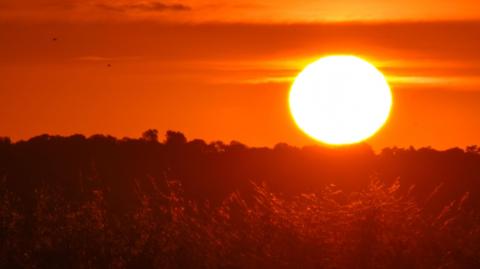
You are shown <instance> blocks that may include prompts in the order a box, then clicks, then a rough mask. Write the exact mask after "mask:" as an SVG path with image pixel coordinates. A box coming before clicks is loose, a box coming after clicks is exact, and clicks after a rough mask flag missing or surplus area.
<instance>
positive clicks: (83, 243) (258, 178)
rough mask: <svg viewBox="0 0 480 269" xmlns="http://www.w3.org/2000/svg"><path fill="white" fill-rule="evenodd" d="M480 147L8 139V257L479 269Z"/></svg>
mask: <svg viewBox="0 0 480 269" xmlns="http://www.w3.org/2000/svg"><path fill="white" fill-rule="evenodd" d="M479 187H480V153H479V151H478V149H477V148H476V147H474V146H472V147H468V148H467V149H465V150H463V149H451V150H447V151H436V150H433V149H429V148H423V149H418V150H417V149H413V148H410V149H398V148H390V149H385V150H383V151H382V152H381V153H379V154H375V153H374V152H373V151H372V150H371V149H370V148H369V147H368V146H367V145H360V146H354V147H349V148H340V149H328V148H322V147H306V148H295V147H291V146H288V145H285V144H279V145H277V146H275V147H274V148H273V149H268V148H248V147H246V146H244V145H242V144H240V143H238V142H232V143H230V144H228V145H225V144H223V143H221V142H216V143H210V144H207V143H205V142H204V141H202V140H193V141H187V139H186V138H185V137H184V136H183V135H182V134H181V133H176V132H168V133H167V137H166V139H165V141H163V142H158V138H157V133H156V132H155V131H154V130H151V131H147V132H146V133H145V134H144V135H143V137H142V138H141V139H123V140H117V139H115V138H112V137H106V136H93V137H90V138H85V137H83V136H80V135H77V136H72V137H52V136H39V137H35V138H32V139H31V140H29V141H23V142H17V143H12V142H10V141H9V140H8V139H2V140H1V141H0V268H266V269H268V268H305V269H307V268H480V193H479V192H480V188H479Z"/></svg>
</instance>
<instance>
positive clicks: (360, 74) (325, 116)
mask: <svg viewBox="0 0 480 269" xmlns="http://www.w3.org/2000/svg"><path fill="white" fill-rule="evenodd" d="M289 105H290V111H291V114H292V116H293V118H294V120H295V122H296V124H297V125H298V126H299V128H300V129H301V130H303V131H304V132H305V133H306V134H308V135H309V136H311V137H312V138H314V139H316V140H318V141H320V142H323V143H326V144H331V145H343V144H353V143H357V142H360V141H363V140H365V139H367V138H369V137H370V136H372V135H373V134H375V133H376V132H377V131H378V130H379V129H380V128H381V127H382V126H383V125H384V124H385V122H386V121H387V119H388V116H389V114H390V110H391V106H392V94H391V91H390V87H389V85H388V83H387V81H386V80H385V77H384V76H383V74H382V73H381V72H380V71H379V70H377V69H376V68H375V67H374V66H373V65H372V64H370V63H368V62H367V61H365V60H363V59H360V58H358V57H356V56H328V57H324V58H321V59H320V60H318V61H316V62H313V63H312V64H310V65H308V66H307V67H306V68H305V69H304V70H303V71H302V72H300V74H299V75H298V76H297V78H296V79H295V81H294V82H293V85H292V88H291V90H290V96H289Z"/></svg>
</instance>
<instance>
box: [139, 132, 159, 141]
mask: <svg viewBox="0 0 480 269" xmlns="http://www.w3.org/2000/svg"><path fill="white" fill-rule="evenodd" d="M142 139H143V140H145V141H148V142H158V131H157V129H149V130H146V131H145V132H143V134H142Z"/></svg>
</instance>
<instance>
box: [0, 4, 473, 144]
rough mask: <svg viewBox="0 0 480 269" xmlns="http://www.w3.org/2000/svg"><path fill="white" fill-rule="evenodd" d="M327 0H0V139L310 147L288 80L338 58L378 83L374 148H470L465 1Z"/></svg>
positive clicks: (469, 32) (469, 35) (469, 29)
mask: <svg viewBox="0 0 480 269" xmlns="http://www.w3.org/2000/svg"><path fill="white" fill-rule="evenodd" d="M332 2H334V1H262V3H261V4H258V3H256V2H254V1H251V2H248V1H229V2H228V4H224V3H221V2H220V1H182V2H158V1H100V0H97V1H95V0H92V1H74V0H69V1H66V0H36V1H25V0H21V1H18V0H17V1H4V0H0V59H1V60H0V100H2V105H1V106H0V115H2V119H1V121H0V135H3V136H10V137H12V138H13V139H25V138H28V137H31V136H33V135H37V134H41V133H53V134H64V135H66V134H72V133H84V134H87V135H88V134H94V133H108V134H113V135H116V136H120V137H122V136H132V137H138V136H139V135H140V134H141V132H142V131H144V130H145V129H148V128H157V129H158V130H159V131H161V132H163V131H165V130H167V129H174V130H180V131H183V132H185V133H186V135H187V136H188V137H190V138H194V137H198V138H203V139H206V140H209V141H211V140H225V141H229V140H232V139H235V140H239V141H242V142H244V143H246V144H249V145H256V146H261V145H267V146H272V145H274V144H275V143H277V142H287V143H291V144H295V145H306V144H312V143H314V141H311V140H310V139H309V138H307V137H306V136H305V135H303V134H302V133H301V132H300V131H299V130H297V128H296V127H295V126H294V123H293V122H292V120H291V117H290V115H289V112H288V107H287V94H288V90H289V86H290V83H291V81H292V78H293V77H294V76H295V75H296V74H297V73H298V72H299V71H300V70H301V69H302V67H304V66H305V65H306V64H307V63H309V62H310V61H313V60H315V59H317V58H318V57H320V56H323V55H328V54H335V53H348V54H356V55H359V56H362V57H364V58H366V59H367V60H370V61H371V62H372V63H374V64H376V65H377V66H378V67H379V68H380V69H381V70H382V71H383V72H384V73H385V74H386V75H387V77H388V79H389V81H390V83H391V85H392V89H393V93H394V108H393V113H392V116H391V118H390V120H389V122H388V123H387V125H386V126H385V127H384V129H383V130H381V131H380V133H378V134H377V135H376V136H374V137H373V138H372V139H370V140H369V141H368V142H369V143H370V144H372V145H373V146H374V147H375V148H377V149H379V148H382V147H385V146H395V145H396V146H409V145H414V146H417V147H418V146H428V145H431V146H433V147H436V148H446V147H453V146H460V147H464V146H466V145H469V144H479V143H480V141H479V140H480V139H479V137H480V125H479V124H478V119H477V117H478V115H480V105H479V104H480V90H479V89H480V88H479V86H480V50H479V49H478V48H480V39H479V38H478V36H480V22H477V21H475V20H476V19H480V12H475V10H478V8H477V7H476V4H475V2H474V1H457V2H455V3H454V2H448V3H435V2H434V1H430V0H429V1H401V2H400V1H390V2H389V1H362V6H359V3H360V1H336V2H335V4H332ZM339 21H340V22H339ZM342 21H350V22H342ZM386 21H388V22H386ZM53 37H56V38H57V41H52V38H53ZM107 64H111V65H112V66H111V67H107Z"/></svg>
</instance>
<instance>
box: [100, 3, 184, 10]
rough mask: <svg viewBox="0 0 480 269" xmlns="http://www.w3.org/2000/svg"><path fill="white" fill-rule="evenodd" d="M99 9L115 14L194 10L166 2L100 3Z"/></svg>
mask: <svg viewBox="0 0 480 269" xmlns="http://www.w3.org/2000/svg"><path fill="white" fill-rule="evenodd" d="M96 6H97V7H98V8H100V9H103V10H107V11H115V12H127V11H143V12H162V11H189V10H191V9H192V8H191V7H190V6H186V5H183V4H179V3H175V4H167V3H164V2H158V1H152V2H141V3H132V4H106V3H99V4H97V5H96Z"/></svg>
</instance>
